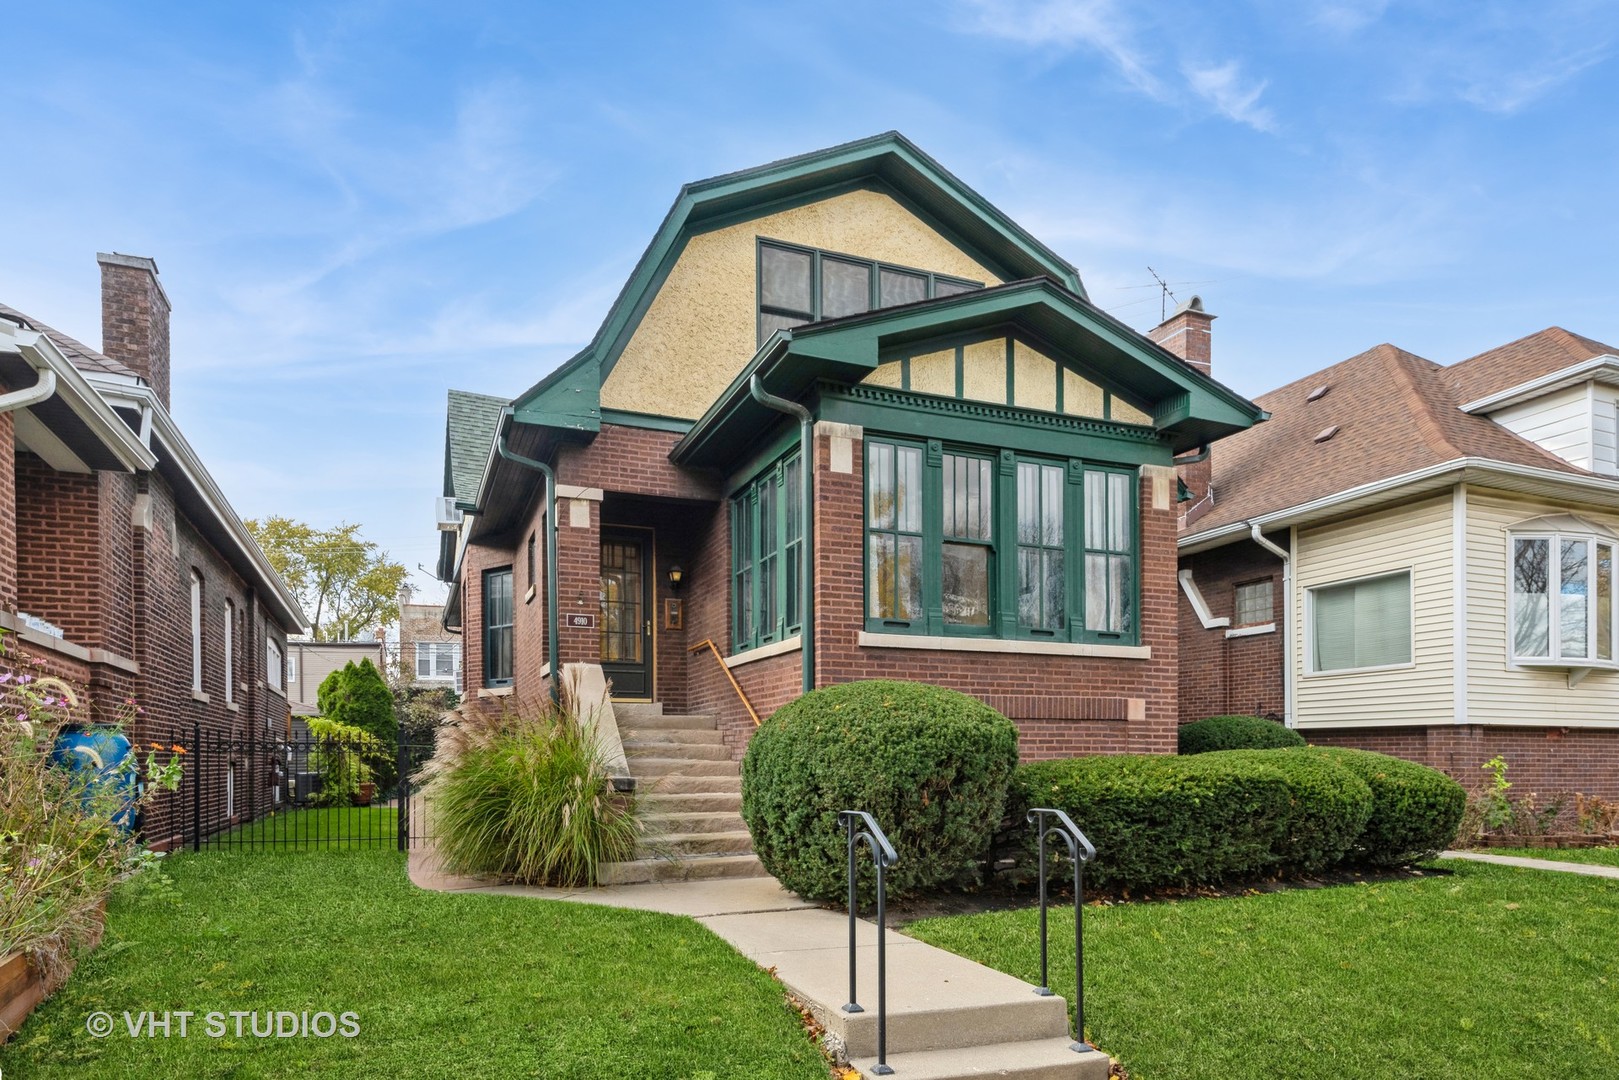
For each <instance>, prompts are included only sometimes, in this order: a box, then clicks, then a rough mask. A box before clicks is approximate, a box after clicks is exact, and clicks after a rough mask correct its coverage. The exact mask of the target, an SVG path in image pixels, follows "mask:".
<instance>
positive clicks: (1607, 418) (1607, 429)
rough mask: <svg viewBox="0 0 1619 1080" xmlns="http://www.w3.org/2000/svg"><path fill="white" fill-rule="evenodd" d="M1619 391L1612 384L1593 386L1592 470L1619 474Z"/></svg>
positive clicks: (1607, 473) (1611, 474) (1604, 473)
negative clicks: (1617, 399) (1618, 399)
mask: <svg viewBox="0 0 1619 1080" xmlns="http://www.w3.org/2000/svg"><path fill="white" fill-rule="evenodd" d="M1616 398H1619V391H1616V390H1615V389H1614V388H1613V387H1611V386H1601V385H1597V386H1593V387H1592V388H1591V438H1592V445H1591V453H1592V457H1593V464H1592V471H1594V472H1599V473H1602V474H1603V475H1605V476H1615V475H1619V401H1616Z"/></svg>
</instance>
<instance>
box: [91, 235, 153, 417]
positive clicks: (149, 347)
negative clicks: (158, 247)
mask: <svg viewBox="0 0 1619 1080" xmlns="http://www.w3.org/2000/svg"><path fill="white" fill-rule="evenodd" d="M96 262H98V263H100V264H101V351H102V352H104V353H106V354H107V355H108V356H110V357H111V358H112V359H114V360H116V361H118V362H119V363H120V364H123V365H125V366H126V367H129V368H132V369H133V370H134V371H135V372H136V373H137V374H138V375H140V376H141V378H143V379H145V380H146V381H147V382H148V383H150V384H151V386H152V391H153V393H155V394H156V395H157V398H158V400H159V401H161V402H162V403H163V407H164V408H165V409H167V408H168V407H169V296H168V293H166V292H164V291H163V283H162V282H160V281H158V280H157V263H156V262H155V261H153V260H151V259H148V258H144V257H142V256H140V255H119V254H116V253H114V254H108V253H106V252H102V253H100V254H98V255H96Z"/></svg>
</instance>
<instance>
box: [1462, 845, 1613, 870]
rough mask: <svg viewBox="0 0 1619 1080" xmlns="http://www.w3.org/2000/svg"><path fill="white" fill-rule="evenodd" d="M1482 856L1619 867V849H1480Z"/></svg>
mask: <svg viewBox="0 0 1619 1080" xmlns="http://www.w3.org/2000/svg"><path fill="white" fill-rule="evenodd" d="M1478 850H1479V853H1480V854H1482V855H1516V856H1518V857H1519V858H1523V859H1545V860H1546V861H1547V862H1577V863H1594V864H1596V865H1597V866H1619V847H1588V848H1479V849H1478Z"/></svg>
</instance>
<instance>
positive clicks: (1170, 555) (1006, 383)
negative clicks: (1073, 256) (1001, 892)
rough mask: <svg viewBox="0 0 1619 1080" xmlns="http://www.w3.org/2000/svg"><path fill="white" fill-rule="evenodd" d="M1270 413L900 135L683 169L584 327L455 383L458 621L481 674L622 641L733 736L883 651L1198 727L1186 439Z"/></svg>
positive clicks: (1105, 729)
mask: <svg viewBox="0 0 1619 1080" xmlns="http://www.w3.org/2000/svg"><path fill="white" fill-rule="evenodd" d="M1172 322H1173V321H1172ZM1160 329H1161V330H1162V331H1163V332H1164V336H1165V337H1166V339H1167V338H1168V337H1169V336H1170V335H1171V334H1172V331H1173V327H1172V326H1169V325H1168V324H1166V327H1164V328H1160ZM1183 338H1184V335H1180V336H1178V337H1177V338H1176V340H1175V341H1172V342H1170V344H1171V345H1178V344H1179V343H1180V341H1181V339H1183ZM1261 417H1262V413H1261V411H1260V410H1259V409H1258V408H1257V407H1256V406H1254V405H1253V404H1252V403H1251V402H1248V401H1246V400H1244V399H1243V398H1241V397H1240V396H1238V395H1237V394H1235V393H1233V392H1232V391H1230V390H1228V389H1227V388H1225V387H1223V386H1221V385H1220V384H1218V383H1216V382H1214V381H1213V380H1211V379H1210V378H1209V377H1208V376H1207V374H1206V372H1205V371H1202V370H1199V369H1198V368H1197V367H1195V366H1194V365H1189V364H1188V363H1187V362H1185V361H1184V360H1183V359H1182V357H1181V356H1179V355H1175V354H1174V353H1173V352H1172V351H1169V350H1167V349H1166V348H1165V347H1163V346H1160V345H1158V344H1155V343H1154V342H1153V341H1151V340H1149V339H1148V338H1146V337H1143V336H1142V335H1141V334H1139V333H1137V332H1135V331H1134V330H1131V329H1130V328H1128V327H1126V326H1124V325H1123V324H1121V323H1119V322H1118V321H1116V320H1114V319H1113V318H1111V317H1110V316H1108V315H1107V314H1105V313H1103V312H1102V311H1100V310H1098V309H1097V308H1095V307H1094V306H1092V305H1091V303H1090V302H1089V301H1088V300H1087V298H1086V294H1085V289H1084V286H1083V285H1082V283H1081V282H1080V278H1079V274H1078V273H1077V271H1076V270H1075V269H1074V268H1073V267H1072V266H1070V265H1069V264H1068V263H1067V262H1065V261H1064V260H1062V259H1061V258H1060V257H1058V256H1057V255H1056V254H1054V253H1053V252H1052V251H1051V250H1050V249H1049V248H1047V247H1046V246H1045V245H1043V244H1042V243H1041V242H1040V241H1038V240H1037V239H1036V238H1034V237H1033V236H1031V235H1029V234H1028V233H1027V232H1025V231H1024V230H1023V229H1021V228H1020V227H1018V226H1017V225H1016V224H1015V223H1013V222H1012V221H1011V220H1010V219H1008V218H1007V217H1006V216H1005V215H1004V214H1003V213H1001V212H1000V211H999V210H997V209H996V208H995V207H993V206H992V205H990V204H989V203H988V202H987V201H986V200H985V199H984V198H983V197H982V196H980V195H978V194H977V193H976V192H974V191H973V190H971V189H970V188H968V187H967V186H966V185H965V184H963V183H962V182H961V181H960V180H959V179H957V178H956V177H954V176H952V175H951V174H950V173H949V172H947V171H946V170H945V169H944V168H943V167H941V166H940V165H939V164H938V163H937V162H935V161H934V160H933V159H931V158H929V157H928V156H927V155H926V154H924V153H922V152H921V151H920V150H919V149H917V148H916V147H915V146H914V145H913V144H911V143H910V142H909V141H908V140H906V139H905V138H904V137H902V136H900V135H898V134H894V133H889V134H886V135H881V136H877V137H874V138H870V139H865V140H861V141H858V142H854V143H849V144H846V145H843V146H838V147H834V148H831V149H829V150H823V151H819V152H815V153H811V154H806V155H803V156H801V157H796V158H791V159H788V160H785V161H780V162H776V163H774V164H770V165H765V166H761V167H759V168H753V169H748V170H745V171H742V172H738V173H732V174H729V175H725V176H719V177H715V178H713V179H710V180H703V181H700V182H697V183H693V184H688V185H687V186H686V187H684V188H682V189H681V191H680V194H679V196H678V198H677V199H676V201H675V204H674V207H673V209H672V210H671V211H670V212H669V215H668V216H667V218H665V220H664V222H663V224H662V225H661V226H660V228H659V229H658V232H657V234H656V236H655V237H654V238H653V240H652V243H651V245H650V246H649V247H648V249H647V251H646V253H645V254H644V255H643V256H642V258H641V260H640V261H639V263H638V264H637V265H636V267H635V269H634V272H633V273H632V275H631V277H630V279H629V281H628V282H627V283H626V285H625V287H624V289H623V292H622V293H621V294H620V296H619V298H618V299H617V301H616V302H615V303H614V304H613V306H612V308H611V309H610V310H609V312H608V313H607V316H606V319H605V320H604V322H603V323H602V326H601V329H600V331H599V332H598V333H597V334H596V336H595V338H594V340H593V341H592V342H591V343H590V345H589V346H587V347H586V348H585V349H584V350H583V351H581V352H580V353H579V354H577V355H576V356H574V357H573V358H572V359H570V360H568V361H567V362H566V363H564V364H562V365H561V366H560V367H559V368H557V369H556V370H555V371H553V372H551V373H550V374H549V375H546V376H545V377H544V378H543V379H541V380H540V381H539V382H537V383H536V384H535V385H534V386H533V387H531V388H530V389H529V390H527V391H525V392H524V393H523V394H521V395H520V396H519V397H518V398H517V399H516V400H513V401H507V400H505V399H502V398H496V397H489V396H486V395H472V394H463V393H459V392H457V393H452V395H451V400H450V409H449V417H448V424H447V438H446V457H445V487H444V494H445V497H446V499H447V500H448V504H447V505H448V507H449V508H450V509H453V510H455V511H459V512H461V513H462V514H464V517H462V518H461V519H460V520H459V522H457V521H456V520H455V518H454V515H450V521H449V522H448V524H449V527H450V529H451V530H453V531H447V532H445V533H444V543H443V556H442V559H441V562H440V576H441V577H443V578H444V579H445V580H446V581H448V582H449V584H450V594H449V598H448V600H447V602H446V605H445V609H444V619H445V622H446V624H447V625H448V626H450V627H452V628H455V629H459V630H460V631H461V632H462V634H463V642H464V652H465V657H464V671H465V677H466V683H467V686H468V690H469V694H473V695H475V697H474V699H475V700H477V699H478V698H482V699H484V700H487V699H490V698H498V697H501V696H505V695H511V696H512V697H513V698H514V699H517V700H521V699H524V698H533V697H537V696H538V695H540V694H542V693H544V692H545V691H546V689H547V680H548V678H549V676H550V673H551V671H552V670H553V667H554V666H555V665H556V664H558V663H561V664H572V663H585V664H599V665H600V666H601V668H602V669H603V670H604V672H605V675H606V677H607V679H609V680H610V683H611V688H612V695H613V698H614V700H615V702H623V703H628V702H640V703H649V704H650V705H652V706H653V707H654V708H660V707H666V708H667V709H668V710H670V711H671V712H675V713H701V714H704V715H706V716H712V717H715V718H717V722H718V728H719V730H720V732H721V733H722V734H723V736H724V740H725V743H726V744H727V745H728V747H729V751H730V753H731V754H733V755H735V754H739V753H740V752H741V749H742V748H743V746H744V745H745V743H746V740H747V737H748V735H749V734H750V733H751V731H752V730H753V726H754V720H753V716H755V715H756V716H760V717H763V716H767V715H769V714H770V713H771V712H772V711H773V710H774V709H776V708H777V707H779V706H780V705H782V704H784V703H785V702H787V701H789V700H791V699H793V698H795V697H797V696H799V695H800V694H802V693H804V692H805V691H806V690H807V689H809V688H812V687H816V686H824V685H827V684H830V683H837V682H842V681H848V680H852V679H860V678H871V677H888V678H902V679H917V680H924V681H928V682H933V683H938V684H941V685H945V686H950V687H954V688H956V689H959V690H962V691H965V692H967V693H969V694H973V695H975V696H977V697H979V698H981V699H982V700H984V701H986V702H988V703H989V704H991V705H992V706H994V707H995V708H996V709H998V710H1000V711H1001V712H1003V713H1005V714H1006V715H1007V716H1009V717H1011V718H1012V719H1013V720H1014V721H1015V722H1016V723H1017V724H1018V727H1019V729H1020V731H1021V734H1022V746H1023V752H1024V755H1025V756H1027V757H1041V756H1051V755H1066V754H1075V753H1088V752H1099V751H1100V752H1117V751H1125V750H1132V751H1146V752H1173V750H1174V748H1175V728H1176V721H1177V719H1178V717H1179V715H1180V710H1179V706H1178V702H1177V693H1178V686H1177V663H1176V651H1177V630H1178V628H1177V624H1176V613H1175V602H1176V601H1175V597H1176V592H1177V586H1176V579H1175V573H1176V567H1175V554H1174V552H1175V546H1174V537H1175V526H1176V511H1175V506H1176V482H1175V465H1174V460H1175V457H1176V455H1178V454H1186V453H1189V452H1196V451H1198V450H1199V448H1202V447H1205V446H1207V444H1209V443H1210V442H1212V441H1213V440H1215V439H1218V438H1221V437H1224V436H1226V435H1229V434H1231V433H1233V432H1237V431H1241V430H1243V429H1245V428H1247V427H1248V426H1249V425H1251V424H1253V423H1254V422H1255V421H1257V420H1258V419H1260V418H1261ZM548 489H551V490H550V491H549V492H548ZM553 508H554V509H553ZM444 516H445V515H443V514H441V521H443V520H444ZM548 567H549V568H552V569H550V570H548ZM645 707H646V705H642V706H641V708H642V709H644V708H645Z"/></svg>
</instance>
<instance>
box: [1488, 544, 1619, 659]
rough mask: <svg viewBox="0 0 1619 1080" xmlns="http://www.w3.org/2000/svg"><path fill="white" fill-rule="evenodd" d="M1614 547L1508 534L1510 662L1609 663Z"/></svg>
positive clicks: (1611, 657)
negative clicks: (1509, 536)
mask: <svg viewBox="0 0 1619 1080" xmlns="http://www.w3.org/2000/svg"><path fill="white" fill-rule="evenodd" d="M1616 542H1619V541H1616V540H1615V539H1613V538H1610V537H1606V536H1593V535H1581V534H1571V533H1545V534H1538V535H1536V534H1528V535H1525V534H1513V536H1512V538H1511V567H1512V570H1511V572H1512V629H1511V633H1510V635H1509V640H1510V642H1511V649H1512V659H1513V661H1514V662H1516V663H1519V664H1530V665H1534V664H1542V665H1549V666H1564V667H1567V666H1572V665H1589V664H1612V663H1613V662H1614V652H1613V641H1614V604H1613V561H1614V547H1615V544H1616Z"/></svg>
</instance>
